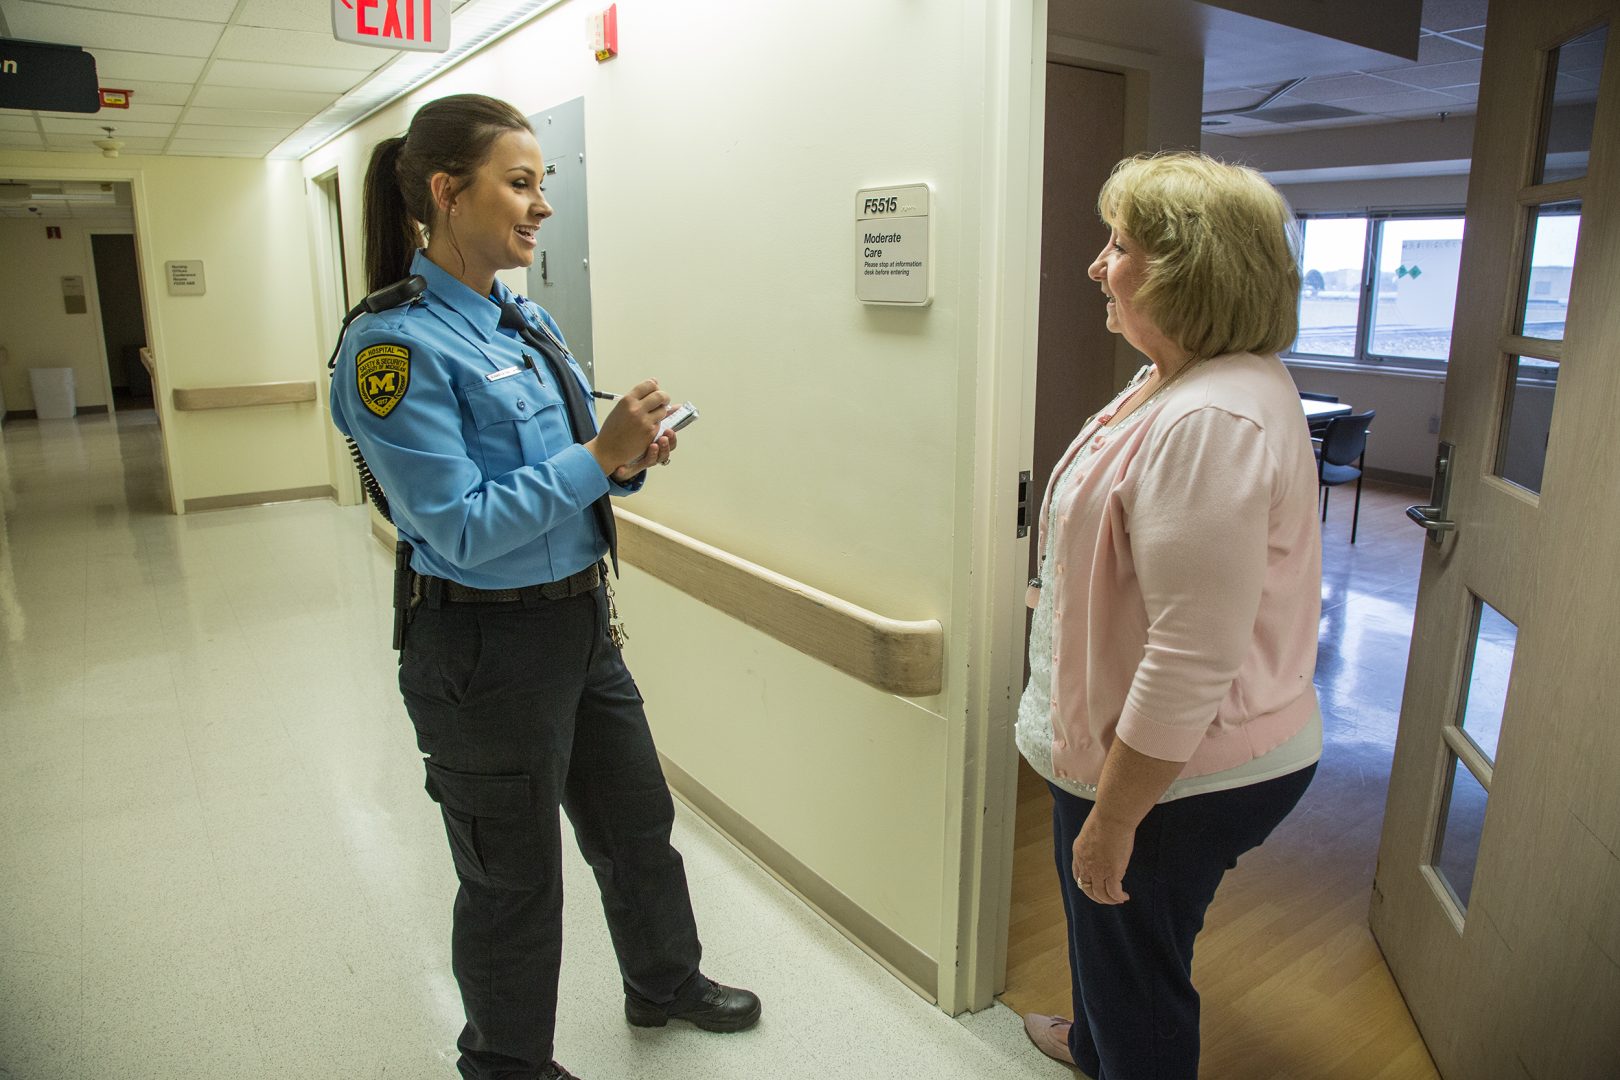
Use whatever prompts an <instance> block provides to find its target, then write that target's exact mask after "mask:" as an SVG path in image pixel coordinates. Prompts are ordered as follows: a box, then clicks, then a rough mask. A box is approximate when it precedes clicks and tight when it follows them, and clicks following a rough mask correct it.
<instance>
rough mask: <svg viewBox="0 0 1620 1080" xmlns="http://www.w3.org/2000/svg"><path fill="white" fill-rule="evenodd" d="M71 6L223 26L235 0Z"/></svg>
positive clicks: (76, 1) (77, 2)
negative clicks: (191, 20) (190, 20)
mask: <svg viewBox="0 0 1620 1080" xmlns="http://www.w3.org/2000/svg"><path fill="white" fill-rule="evenodd" d="M73 6H74V7H79V8H95V9H97V10H98V11H122V12H126V13H128V14H130V15H160V16H162V17H164V18H166V19H195V20H197V21H199V22H212V23H227V22H230V21H231V12H233V11H235V10H236V0H73Z"/></svg>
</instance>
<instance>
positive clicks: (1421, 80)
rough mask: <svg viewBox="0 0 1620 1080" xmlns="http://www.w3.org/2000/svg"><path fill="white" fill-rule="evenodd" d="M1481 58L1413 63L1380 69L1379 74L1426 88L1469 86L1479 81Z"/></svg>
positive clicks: (1409, 84) (1408, 84) (1382, 76)
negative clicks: (1423, 64)
mask: <svg viewBox="0 0 1620 1080" xmlns="http://www.w3.org/2000/svg"><path fill="white" fill-rule="evenodd" d="M1483 66H1484V63H1483V61H1480V60H1459V61H1457V62H1455V63H1451V64H1429V65H1426V66H1422V65H1417V64H1413V65H1410V66H1408V67H1403V68H1395V69H1393V70H1389V71H1380V72H1378V76H1379V77H1380V78H1384V79H1390V80H1393V81H1395V82H1398V83H1404V84H1405V85H1407V86H1416V87H1419V88H1420V89H1425V90H1438V89H1440V88H1441V87H1442V86H1467V85H1469V84H1471V83H1477V82H1479V73H1480V69H1481V68H1482V67H1483Z"/></svg>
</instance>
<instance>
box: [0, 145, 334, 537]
mask: <svg viewBox="0 0 1620 1080" xmlns="http://www.w3.org/2000/svg"><path fill="white" fill-rule="evenodd" d="M0 170H3V171H4V173H5V175H8V176H13V177H19V178H24V179H102V180H106V179H112V180H129V181H131V182H133V184H134V199H135V213H136V243H137V247H138V251H139V255H140V260H141V270H142V275H143V278H142V283H143V286H144V292H145V297H146V304H147V320H148V324H149V325H148V329H149V331H150V332H151V344H152V346H153V349H154V351H155V353H156V356H157V365H158V379H159V384H160V392H162V393H169V392H170V391H172V390H174V389H175V388H177V387H185V388H190V387H206V386H230V385H239V384H245V383H256V382H275V381H282V380H305V379H314V378H316V376H317V372H319V373H320V374H321V375H322V376H324V373H325V369H324V365H323V363H322V361H324V359H325V352H324V351H323V350H321V348H320V345H319V343H318V342H317V341H316V336H315V331H314V328H313V323H314V320H313V312H312V310H311V298H310V289H309V274H310V257H309V243H308V231H307V229H306V228H305V203H304V191H303V180H302V174H301V172H300V170H299V168H298V165H297V164H296V163H294V162H274V161H253V160H239V159H222V158H198V157H131V156H126V157H121V158H118V159H117V160H107V159H104V158H101V157H99V156H95V155H83V154H59V153H34V152H22V151H0ZM40 235H41V236H43V229H41V230H40ZM64 235H66V230H64ZM41 243H43V241H41ZM50 243H52V244H64V243H66V242H65V241H51V242H50ZM9 251H10V249H9V246H8V249H7V253H8V256H9ZM180 259H200V260H202V262H203V264H204V269H205V273H206V279H207V289H208V291H207V293H206V295H203V296H170V295H169V292H168V288H167V285H166V283H165V281H164V279H163V264H164V263H165V262H167V261H171V260H180ZM4 262H5V263H6V264H7V266H8V267H9V266H12V265H20V264H15V263H12V261H11V260H10V259H9V257H8V258H7V259H6V260H4ZM5 272H11V271H10V270H9V269H8V270H6V271H5ZM29 272H30V273H34V271H33V270H32V269H30V271H29ZM63 272H68V271H63ZM56 276H59V275H56V274H55V272H54V271H53V272H52V276H51V277H50V278H49V279H46V278H44V277H43V275H41V284H42V287H46V288H56V287H57V284H56V282H55V277H56ZM92 302H94V301H93V297H92ZM60 309H61V300H60V298H59V297H58V298H57V299H56V301H55V306H54V310H57V311H59V310H60ZM48 310H50V308H49V307H48V306H46V305H43V302H42V306H41V308H40V309H39V312H37V313H36V312H30V313H29V314H26V315H24V316H23V318H22V322H23V323H24V324H26V325H29V326H31V327H35V328H43V329H33V330H30V331H29V333H50V332H51V331H50V330H49V327H50V325H51V324H50V323H49V321H48V319H47V317H46V315H45V314H43V312H46V311H48ZM78 318H80V319H81V320H82V321H83V320H88V317H87V316H80V317H78ZM89 332H90V331H87V333H89ZM4 333H5V334H6V335H7V337H9V336H10V335H11V334H12V333H13V331H11V330H10V329H9V328H7V329H6V330H5V331H4ZM93 341H99V338H95V339H93ZM7 343H9V342H7ZM92 347H94V348H97V349H99V346H96V345H93V346H92ZM11 352H12V361H11V366H12V368H13V370H15V369H17V368H19V367H26V366H28V365H29V364H33V363H35V361H34V360H32V359H31V358H25V357H24V356H23V355H22V353H21V350H20V349H19V348H18V347H17V346H15V345H13V347H12V350H11ZM24 378H26V375H25V376H24ZM104 382H105V379H104V378H102V377H98V378H97V379H96V381H95V382H94V383H93V384H92V387H93V392H94V393H95V394H96V395H101V394H102V390H101V387H102V386H103V384H104ZM6 389H7V394H6V397H7V400H8V402H10V403H11V405H10V407H11V408H13V409H16V408H21V407H23V406H22V405H20V404H18V403H17V402H16V401H14V400H13V397H12V392H13V386H12V384H11V382H10V381H9V377H8V382H7V386H6ZM85 393H86V380H85V377H84V376H83V375H81V376H80V378H79V394H80V399H79V400H80V401H81V402H85V401H90V402H98V401H104V400H105V398H104V397H102V396H97V397H92V398H86V396H85ZM167 418H168V421H169V422H168V423H167V424H166V425H165V431H164V437H165V440H166V441H167V443H168V450H169V458H170V463H171V469H172V473H173V475H172V481H173V487H174V489H175V494H176V495H177V504H178V505H181V506H183V505H184V504H185V501H186V500H194V499H203V498H213V497H220V496H231V495H240V494H244V493H253V492H277V491H287V490H296V489H306V488H312V487H324V486H325V485H327V484H328V483H329V482H330V473H329V467H328V462H327V456H326V451H325V448H324V445H323V442H322V439H323V437H324V431H325V427H326V423H327V421H326V418H325V416H324V415H323V414H322V413H321V412H320V410H319V409H318V408H317V407H316V406H315V405H314V404H308V405H276V406H267V407H260V408H252V409H230V410H221V411H217V412H190V413H186V412H175V411H173V410H172V409H171V410H169V412H168V413H167Z"/></svg>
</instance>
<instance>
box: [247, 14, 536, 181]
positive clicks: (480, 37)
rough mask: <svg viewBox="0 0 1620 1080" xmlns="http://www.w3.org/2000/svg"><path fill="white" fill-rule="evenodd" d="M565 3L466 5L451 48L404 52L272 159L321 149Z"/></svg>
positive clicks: (457, 17) (455, 21)
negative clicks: (490, 44)
mask: <svg viewBox="0 0 1620 1080" xmlns="http://www.w3.org/2000/svg"><path fill="white" fill-rule="evenodd" d="M562 2H563V0H468V2H467V3H466V4H463V5H462V6H461V8H460V9H459V10H457V11H456V12H455V13H454V14H452V15H451V17H450V48H449V49H448V50H446V51H445V52H442V53H430V52H401V53H400V54H399V55H398V56H396V57H395V58H394V59H392V60H390V61H389V62H388V63H386V64H384V65H383V66H382V67H380V68H378V69H377V70H376V71H375V72H373V73H372V74H371V76H370V77H369V78H367V79H366V80H365V82H362V83H361V84H360V85H359V86H356V87H355V88H354V89H353V90H350V91H349V92H348V93H347V94H344V95H343V96H342V97H340V98H338V99H337V100H336V101H334V102H333V103H332V104H331V105H329V106H327V108H326V109H325V110H323V111H322V112H320V113H319V114H317V115H316V116H315V117H313V118H312V119H311V120H310V121H309V122H308V123H306V124H305V125H304V126H303V127H301V128H299V129H298V130H297V131H295V132H293V133H292V134H291V135H289V136H287V137H286V138H285V139H283V140H282V141H281V144H280V145H279V146H277V147H276V148H275V149H274V150H272V151H270V153H269V154H267V155H265V156H266V157H268V158H272V159H279V160H291V161H296V160H298V159H299V158H302V157H304V156H305V155H307V154H309V153H312V152H313V151H315V150H318V149H320V148H321V147H322V146H325V145H326V144H327V143H329V142H331V141H332V140H333V139H335V138H337V137H338V136H339V135H341V134H343V133H344V132H345V131H348V130H349V129H350V128H351V127H353V126H354V125H356V124H358V123H359V122H360V121H362V120H364V119H365V118H366V117H368V116H370V115H371V114H372V113H374V112H376V111H377V110H378V109H381V108H383V107H384V106H386V105H388V104H390V103H392V102H394V101H397V100H399V99H400V98H401V97H404V96H405V95H406V94H408V93H410V92H411V91H412V90H414V89H416V88H417V87H418V86H421V85H422V84H423V83H425V82H427V81H428V80H429V79H431V78H433V76H435V75H437V74H439V73H440V72H441V71H444V70H446V69H447V68H449V67H451V66H452V65H454V64H458V63H460V62H461V61H462V60H465V59H466V58H467V57H468V56H470V55H472V54H473V53H474V52H476V51H478V50H479V49H481V48H483V47H484V46H485V45H488V44H489V43H490V42H492V41H496V40H498V39H500V38H502V37H505V36H506V35H507V34H509V33H511V32H512V31H514V30H516V29H517V28H518V27H520V26H522V25H523V24H524V23H527V22H529V21H530V20H531V19H534V18H537V17H538V16H540V15H542V14H544V13H545V12H547V11H549V10H550V9H551V8H554V7H556V6H557V5H558V4H560V3H562Z"/></svg>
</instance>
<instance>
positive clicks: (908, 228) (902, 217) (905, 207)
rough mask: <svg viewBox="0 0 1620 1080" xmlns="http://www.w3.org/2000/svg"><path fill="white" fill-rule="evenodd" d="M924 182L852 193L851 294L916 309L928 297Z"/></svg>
mask: <svg viewBox="0 0 1620 1080" xmlns="http://www.w3.org/2000/svg"><path fill="white" fill-rule="evenodd" d="M930 194H931V193H930V192H929V190H928V185H927V184H907V185H905V186H903V187H890V188H865V189H863V190H861V191H858V192H856V193H855V295H856V297H857V298H858V299H860V301H861V302H862V303H866V304H905V305H909V306H912V307H921V306H924V305H926V304H928V303H929V302H930V301H931V300H932V299H933V276H932V275H933V267H932V266H931V264H930V261H929V259H930V256H929V240H930V231H929V230H930V228H931V225H930V218H929V212H928V211H929V203H930Z"/></svg>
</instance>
